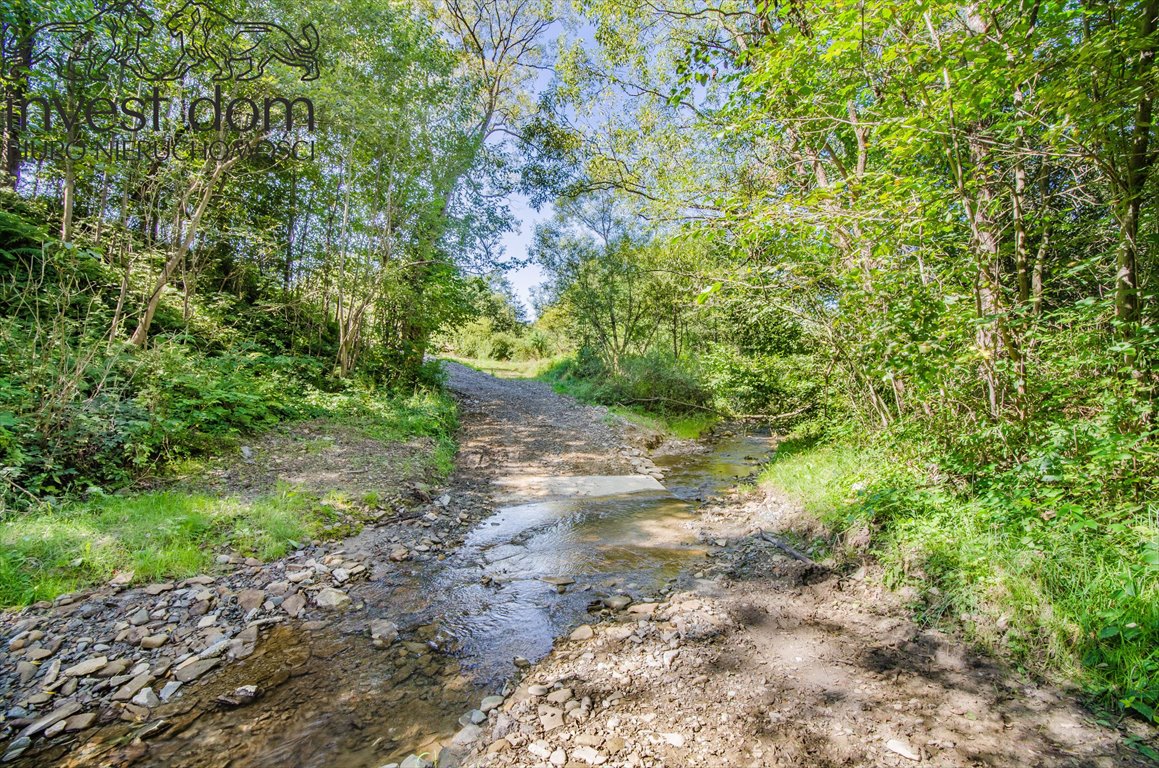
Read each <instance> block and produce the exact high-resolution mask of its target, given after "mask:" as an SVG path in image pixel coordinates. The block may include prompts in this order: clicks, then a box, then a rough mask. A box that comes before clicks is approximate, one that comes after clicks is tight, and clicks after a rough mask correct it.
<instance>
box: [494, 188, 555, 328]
mask: <svg viewBox="0 0 1159 768" xmlns="http://www.w3.org/2000/svg"><path fill="white" fill-rule="evenodd" d="M509 202H510V205H511V215H512V216H513V217H514V218H515V220H516V226H515V228H514V229H513V230H512V231H510V232H508V233H506V234H505V235H504V236H503V239H502V243H503V250H504V252H505V255H506V256H507V258H513V259H522V258H525V257H526V256H527V251H528V249H529V248H531V241H532V240H533V239H534V238H535V225H536V224H538V223H539V222H541V221H546V220H547V219H549V218H551V215H552V212H553V208H552V206H551V204H550V203H548V204H546V205H544V206H543V208H542V209H540V210H538V211H537V210H535V209H534V208H532V207H531V206H530V205H529V204H528V201H527V197H526V196H525V195H521V194H518V193H514V194H512V196H511V198H510V200H509ZM507 278H508V279H509V280H510V281H511V285H512V287H514V288H515V293H516V294H517V295H518V296H519V298H520V299H522V300H523V303H524V305H526V307H527V317H528V319H533V318H534V317H535V308H534V307H532V306H531V289H532V288H534V287H535V286H537V285H539V284H540V283H541V282H543V270H541V269H540V268H539V265H538V264H529V265H527V266H526V267H523V268H522V269H515V270H512V271H510V272H508V273H507Z"/></svg>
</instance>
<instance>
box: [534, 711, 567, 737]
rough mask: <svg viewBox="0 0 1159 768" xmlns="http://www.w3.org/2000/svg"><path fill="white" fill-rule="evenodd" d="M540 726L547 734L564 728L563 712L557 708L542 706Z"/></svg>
mask: <svg viewBox="0 0 1159 768" xmlns="http://www.w3.org/2000/svg"><path fill="white" fill-rule="evenodd" d="M539 724H540V725H541V726H543V730H544V731H546V732H551V731H554V730H555V729H556V728H562V727H563V710H562V709H557V708H556V707H547V706H541V707H540V708H539Z"/></svg>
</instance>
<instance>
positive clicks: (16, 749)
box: [0, 736, 32, 763]
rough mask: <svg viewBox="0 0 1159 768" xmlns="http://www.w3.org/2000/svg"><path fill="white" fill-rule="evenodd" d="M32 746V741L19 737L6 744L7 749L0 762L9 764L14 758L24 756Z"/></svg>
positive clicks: (25, 737)
mask: <svg viewBox="0 0 1159 768" xmlns="http://www.w3.org/2000/svg"><path fill="white" fill-rule="evenodd" d="M31 746H32V739H30V738H28V737H27V736H21V737H19V738H15V739H13V740H12V741H11V742H10V743H9V744H8V749H7V750H6V751H5V752H4V757H2V758H0V762H5V763H10V762H12V761H13V760H15V759H16V758H18V757H20V756H21V755H23V754H24V751H25V750H26V749H28V748H29V747H31Z"/></svg>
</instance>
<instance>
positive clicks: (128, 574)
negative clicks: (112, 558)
mask: <svg viewBox="0 0 1159 768" xmlns="http://www.w3.org/2000/svg"><path fill="white" fill-rule="evenodd" d="M132 581H133V572H132V571H116V572H115V573H114V574H113V578H111V579H109V586H110V587H124V586H128V585H129V584H131V583H132Z"/></svg>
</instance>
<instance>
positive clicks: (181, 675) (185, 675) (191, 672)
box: [173, 659, 221, 683]
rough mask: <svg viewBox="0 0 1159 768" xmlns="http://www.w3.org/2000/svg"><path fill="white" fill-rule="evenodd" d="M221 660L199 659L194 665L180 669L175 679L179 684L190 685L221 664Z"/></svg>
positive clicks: (175, 674)
mask: <svg viewBox="0 0 1159 768" xmlns="http://www.w3.org/2000/svg"><path fill="white" fill-rule="evenodd" d="M220 663H221V661H220V659H199V660H197V661H195V662H193V663H192V664H188V665H186V666H183V667H178V669H177V671H176V672H174V673H173V677H174V678H176V679H177V680H178V681H179V682H182V683H190V682H193V681H194V680H196V679H197V678H199V677H201V676H202V675H204V674H205V673H206V672H208V671H209V670H211V669H213V668H214V667H216V666H217V665H218V664H220Z"/></svg>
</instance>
